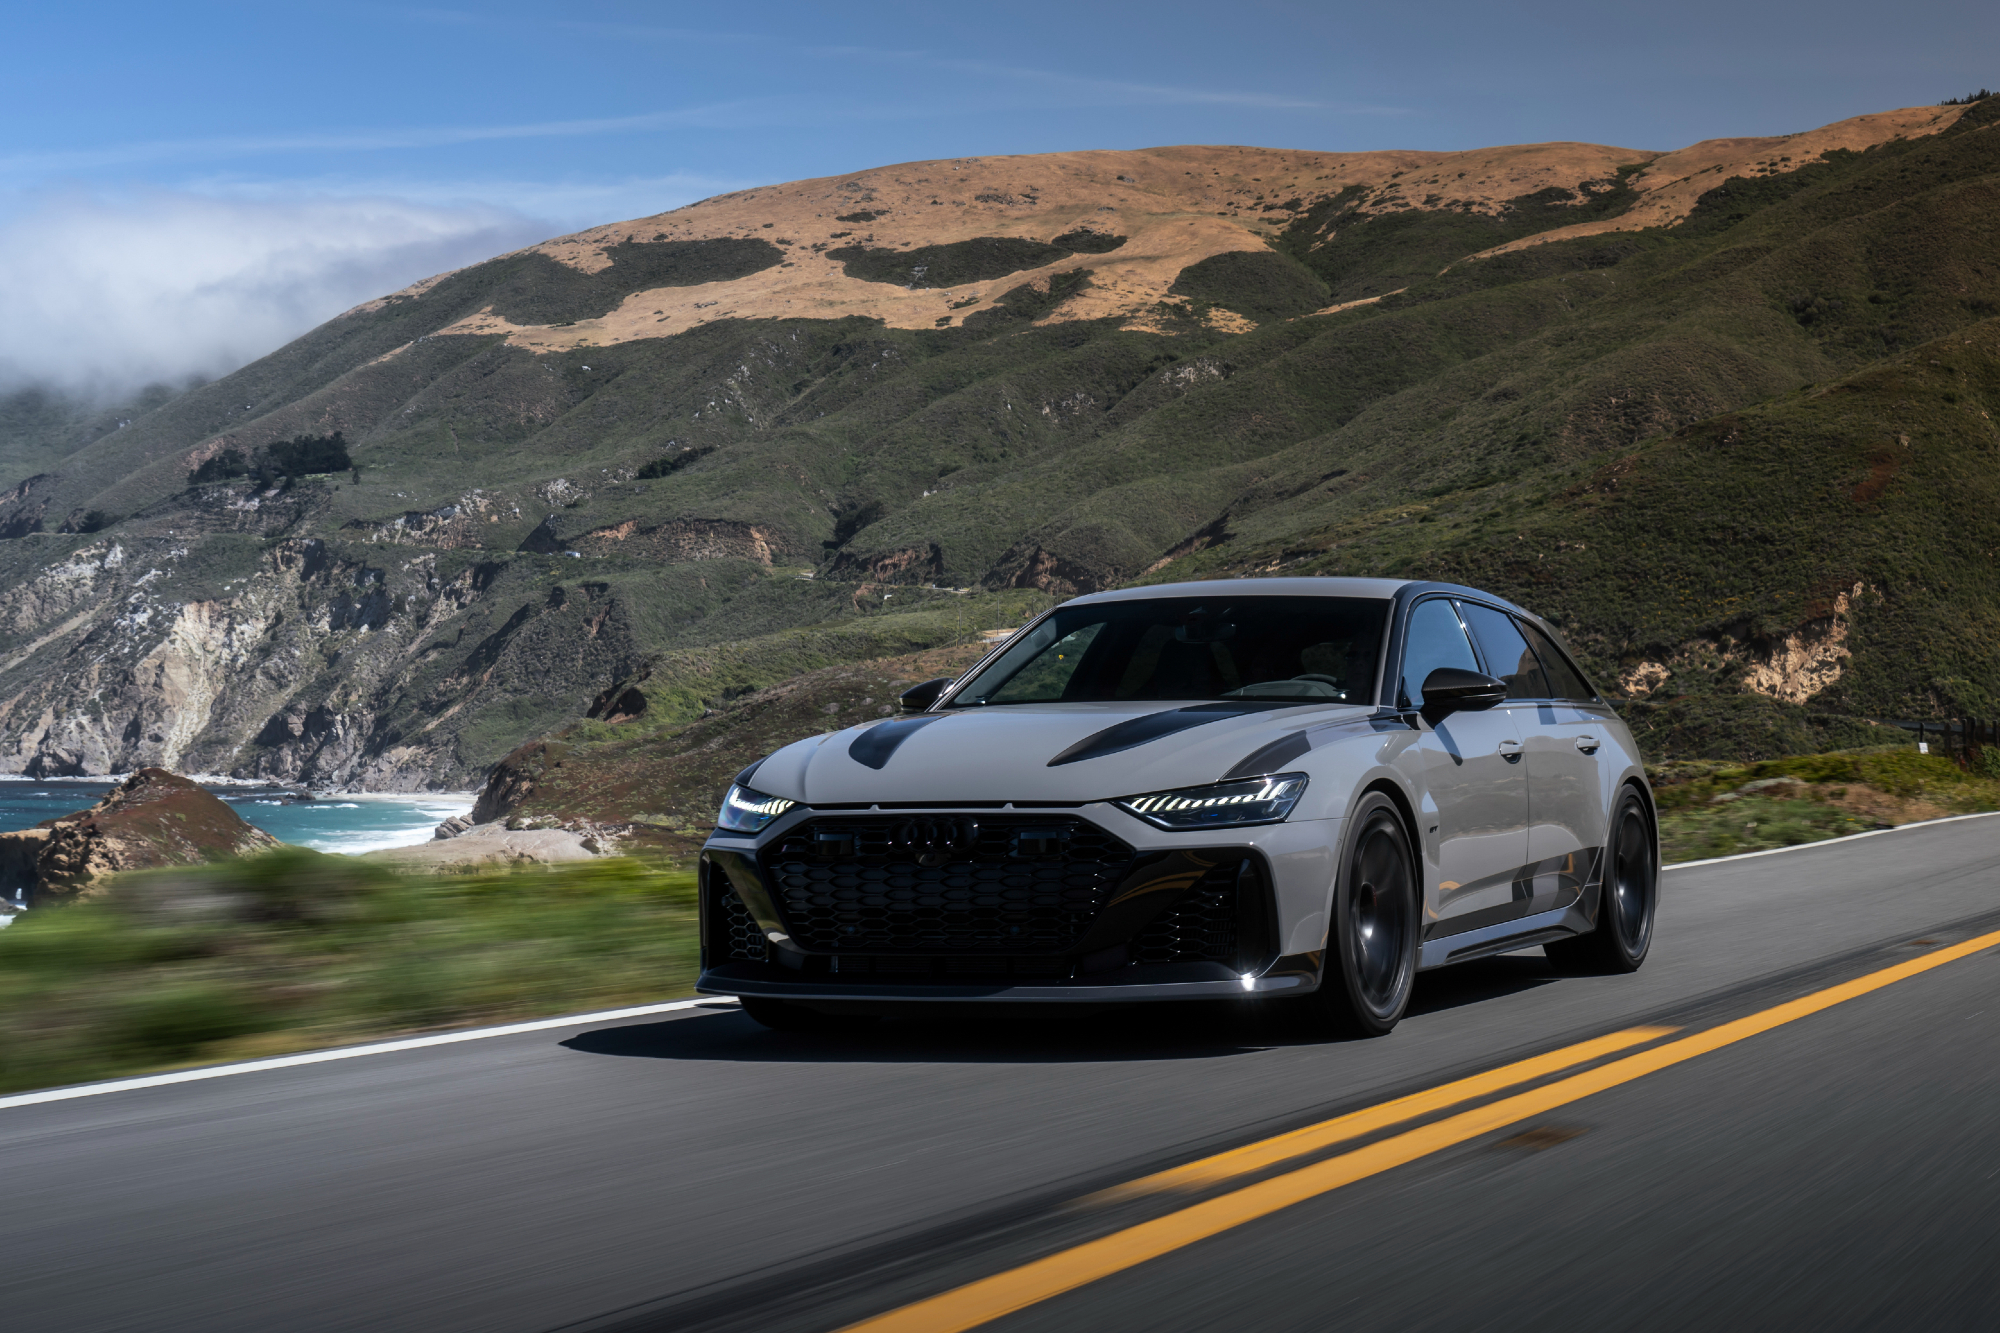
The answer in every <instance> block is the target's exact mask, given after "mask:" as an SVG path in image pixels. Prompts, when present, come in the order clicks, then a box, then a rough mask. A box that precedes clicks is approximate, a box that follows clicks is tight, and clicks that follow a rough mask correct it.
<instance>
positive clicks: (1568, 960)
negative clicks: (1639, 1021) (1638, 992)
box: [1542, 787, 1660, 976]
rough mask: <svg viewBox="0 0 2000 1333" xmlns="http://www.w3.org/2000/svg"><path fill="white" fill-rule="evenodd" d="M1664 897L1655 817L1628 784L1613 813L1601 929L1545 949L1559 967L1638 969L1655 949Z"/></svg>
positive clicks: (1583, 971)
mask: <svg viewBox="0 0 2000 1333" xmlns="http://www.w3.org/2000/svg"><path fill="white" fill-rule="evenodd" d="M1659 898H1660V866H1659V859H1658V855H1657V853H1656V852H1655V850H1654V846H1653V821H1652V820H1651V818H1649V817H1648V816H1647V814H1646V803H1645V802H1644V801H1642V800H1641V799H1640V798H1639V793H1637V792H1635V791H1633V790H1632V789H1631V788H1629V787H1627V788H1626V789H1625V792H1624V794H1623V795H1622V796H1620V797H1619V798H1618V805H1617V808H1616V810H1615V811H1614V812H1613V814H1612V816H1611V836H1610V840H1609V843H1608V845H1607V846H1606V847H1605V862H1604V883H1603V887H1602V888H1600V889H1599V890H1598V904H1597V927H1596V929H1594V930H1592V931H1591V932H1590V933H1589V934H1588V935H1578V936H1575V937H1574V938H1572V939H1567V940H1556V941H1555V942H1553V943H1550V944H1544V945H1543V946H1542V952H1543V953H1544V954H1547V955H1548V959H1549V962H1551V963H1552V964H1554V965H1555V967H1556V970H1557V971H1560V972H1568V973H1571V974H1573V975H1578V976H1593V975H1594V976H1607V975H1616V974H1619V973H1623V972H1637V971H1638V970H1639V966H1640V964H1642V963H1644V962H1645V961H1646V953H1647V951H1648V950H1650V949H1651V948H1652V947H1653V913H1654V909H1655V907H1656V906H1657V905H1658V903H1659Z"/></svg>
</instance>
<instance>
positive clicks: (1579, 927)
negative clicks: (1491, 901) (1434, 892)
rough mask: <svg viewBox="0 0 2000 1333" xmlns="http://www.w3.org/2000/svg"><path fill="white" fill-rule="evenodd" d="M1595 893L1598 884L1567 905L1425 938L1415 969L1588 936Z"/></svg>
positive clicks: (1594, 905)
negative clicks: (1572, 937)
mask: <svg viewBox="0 0 2000 1333" xmlns="http://www.w3.org/2000/svg"><path fill="white" fill-rule="evenodd" d="M1597 892H1598V890H1597V886H1596V885H1594V884H1593V885H1591V886H1590V888H1589V889H1588V890H1586V891H1585V893H1584V895H1583V897H1581V898H1579V899H1578V900H1577V901H1575V902H1573V903H1571V904H1570V905H1569V906H1568V907H1558V908H1556V909H1554V910H1553V911H1548V912H1537V913H1536V914H1535V915H1533V916H1523V917H1516V918H1515V919H1514V920H1512V921H1502V922H1499V923H1497V924H1495V925H1491V926H1486V927H1483V928H1482V929H1479V930H1468V931H1464V932H1462V933H1460V934H1457V935H1445V936H1442V937H1440V938H1438V939H1432V940H1425V941H1424V943H1423V946H1422V948H1420V949H1419V950H1418V951H1417V971H1419V972H1425V971H1429V970H1430V969H1431V968H1434V967H1444V966H1446V965H1447V964H1450V963H1463V962H1467V961H1469V960H1471V959H1474V958H1484V957H1486V956H1487V955H1489V954H1496V953H1506V952H1508V951H1509V950H1512V949H1526V948H1529V947H1530V946H1532V945H1536V944H1545V943H1547V942H1548V941H1550V940H1559V939H1563V938H1565V937H1566V936H1570V935H1587V934H1589V933H1590V931H1591V930H1592V928H1594V927H1595V925H1596V924H1597V922H1596V917H1597Z"/></svg>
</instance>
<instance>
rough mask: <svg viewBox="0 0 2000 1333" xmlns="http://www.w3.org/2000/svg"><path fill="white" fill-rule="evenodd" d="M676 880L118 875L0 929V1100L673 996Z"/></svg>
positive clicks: (271, 866) (188, 872) (293, 870)
mask: <svg viewBox="0 0 2000 1333" xmlns="http://www.w3.org/2000/svg"><path fill="white" fill-rule="evenodd" d="M696 953H697V949H696V940H695V894H694V877H693V876H692V875H691V874H688V873H686V872H685V871H680V870H674V869H670V868H666V867H663V866H660V865H657V864H652V863H648V862H644V861H640V860H637V859H634V858H629V857H616V858H605V859H603V860H600V861H593V862H588V863H584V864H580V865H570V866H564V867H562V868H561V869H548V870H542V869H530V870H518V871H513V872H508V873H497V874H491V875H399V874H396V873H393V872H390V871H387V870H384V869H382V868H380V867H376V866H371V865H368V864H367V863H365V862H360V861H355V860H352V859H349V858H347V857H341V856H326V855H322V854H320V853H317V852H310V851H306V850H304V849H302V848H282V849H280V850H277V851H274V852H270V853H267V854H264V855H262V856H257V857H252V858H249V859H246V860H242V861H235V862H229V863H224V864H217V865H211V866H200V867H191V868H177V869H172V870H160V871H147V872H140V873H135V874H130V875H125V876H121V877H120V878H119V879H118V880H117V881H116V883H115V884H114V886H113V887H112V888H111V889H110V890H109V891H108V892H107V893H105V894H104V896H103V897H101V898H97V899H93V900H91V901H87V902H83V903H79V904H76V905H74V906H69V907H61V908H52V909H49V910H46V911H31V912H27V913H24V914H23V915H22V916H21V917H20V918H19V919H18V920H16V921H15V922H14V923H13V924H12V925H11V927H10V928H9V929H7V930H6V931H4V932H0V1012H4V1013H5V1014H6V1015H7V1019H6V1022H5V1023H4V1024H0V1091H18V1090H20V1089H24V1088H39V1087H50V1086H55V1085H59V1084H66V1083H77V1082H83V1081H87V1080H91V1079H99V1078H110V1077H115V1076H118V1075H125V1074H135V1073H140V1072H146V1071H156V1070H160V1069H166V1068H172V1067H176V1066H183V1065H193V1064H204V1063H210V1062H214V1061H220V1060H232V1059H247V1058H256V1057H259V1056H267V1055H275V1054H280V1053H283V1052H288V1051H297V1050H308V1049H318V1048H322V1047H327V1046H335V1045H339V1044H342V1043H346V1042H352V1041H357V1040H361V1039H364V1038H380V1037H384V1036H389V1035H394V1034H398V1033H406V1032H410V1031H413V1030H421V1029H429V1030H435V1029H443V1028H452V1027H461V1026H466V1025H470V1024H477V1023H485V1022H492V1021H504V1020H508V1019H515V1018H524V1017H536V1016H543V1015H549V1014H560V1013H566V1012H574V1011H577V1010H583V1009H590V1008H602V1007H608V1006H613V1005H616V1004H619V1003H625V1002H642V1001H651V1000H657V999H661V998H665V997H670V996H674V995H680V994H685V993H687V991H688V989H689V987H690V986H691V985H692V983H693V979H694V973H695V965H696V961H697V959H696Z"/></svg>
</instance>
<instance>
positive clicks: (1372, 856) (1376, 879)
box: [1311, 792, 1423, 1037]
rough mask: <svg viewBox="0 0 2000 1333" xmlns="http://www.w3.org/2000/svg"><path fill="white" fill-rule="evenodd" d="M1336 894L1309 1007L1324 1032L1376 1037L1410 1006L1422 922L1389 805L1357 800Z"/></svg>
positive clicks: (1407, 855)
mask: <svg viewBox="0 0 2000 1333" xmlns="http://www.w3.org/2000/svg"><path fill="white" fill-rule="evenodd" d="M1349 827H1350V828H1351V830H1352V832H1351V833H1350V834H1349V835H1348V839H1347V846H1346V848H1345V849H1344V854H1343V856H1342V857H1341V870H1340V879H1339V882H1338V883H1337V884H1336V885H1335V886H1334V895H1333V923H1332V925H1331V926H1330V927H1329V928H1328V930H1327V958H1326V967H1325V971H1324V973H1323V975H1322V976H1321V978H1320V984H1319V989H1318V990H1317V991H1315V992H1313V995H1312V997H1311V998H1312V1002H1313V1005H1314V1008H1315V1010H1316V1013H1317V1017H1318V1018H1319V1021H1320V1023H1319V1025H1320V1026H1322V1027H1323V1028H1325V1029H1328V1030H1331V1031H1333V1032H1336V1033H1340V1034H1343V1035H1346V1036H1352V1037H1380V1036H1384V1035H1386V1034H1387V1033H1388V1032H1389V1031H1390V1030H1391V1029H1393V1028H1394V1027H1395V1026H1396V1023H1397V1021H1398V1020H1399V1019H1401V1018H1402V1016H1403V1011H1404V1010H1406V1009H1408V1008H1409V1006H1410V990H1411V988H1412V986H1413V985H1414V983H1415V981H1416V975H1417V935H1418V930H1419V928H1420V922H1421V921H1422V919H1423V912H1422V898H1421V895H1420V892H1419V890H1418V887H1417V882H1418V881H1417V862H1416V857H1415V856H1413V855H1412V854H1411V851H1410V836H1409V832H1408V830H1406V829H1405V828H1404V827H1403V821H1402V818H1401V817H1400V816H1399V815H1398V814H1397V813H1396V807H1395V805H1394V803H1392V802H1391V801H1390V800H1389V798H1388V797H1386V796H1384V795H1382V794H1381V793H1379V792H1374V793H1370V794H1369V795H1368V796H1366V797H1363V798H1362V801H1361V806H1360V808H1359V809H1358V810H1356V811H1355V813H1354V818H1353V820H1352V821H1351V822H1350V825H1349Z"/></svg>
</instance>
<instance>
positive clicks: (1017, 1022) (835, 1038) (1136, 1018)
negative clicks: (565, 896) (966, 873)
mask: <svg viewBox="0 0 2000 1333" xmlns="http://www.w3.org/2000/svg"><path fill="white" fill-rule="evenodd" d="M1294 1026H1295V1025H1292V1024H1287V1023H1285V1022H1283V1021H1280V1020H1278V1019H1277V1018H1275V1017H1273V1016H1269V1015H1266V1014H1263V1013H1256V1012H1245V1010H1244V1007H1243V1006H1241V1005H1236V1006H1231V1005H1221V1004H1218V1005H1210V1004H1196V1003H1189V1004H1171V1005H1165V1004H1156V1005H1125V1006H1111V1005H1106V1006H1103V1007H1101V1008H1099V1007H1092V1008H1090V1009H1082V1008H1081V1007H1078V1006H1068V1005H1064V1006H1048V1007H1046V1008H1043V1007H1041V1006H1028V1005H1008V1006H1007V1007H1006V1008H1005V1009H1004V1010H1001V1009H998V1008H990V1009H989V1008H984V1007H981V1008H978V1009H970V1008H968V1007H957V1006H954V1011H953V1012H951V1013H948V1014H938V1013H924V1014H920V1015H917V1016H913V1017H910V1018H886V1019H883V1020H881V1021H879V1022H874V1023H868V1024H865V1025H861V1026H857V1027H855V1028H852V1029H847V1030H841V1031H834V1032H824V1033H819V1032H816V1033H812V1034H809V1035H808V1034H801V1033H789V1032H772V1031H770V1030H768V1029H766V1028H764V1027H761V1026H759V1025H758V1024H757V1023H756V1022H755V1021H754V1020H752V1019H751V1018H750V1017H749V1016H748V1015H746V1014H743V1013H741V1012H736V1011H733V1010H730V1009H718V1010H717V1011H716V1012H714V1013H713V1014H712V1015H710V1016H707V1017H702V1018H684V1019H676V1020H669V1021H666V1022H659V1023H629V1024H623V1025H620V1026H618V1027H605V1028H598V1029H596V1030H594V1031H591V1032H583V1033H579V1034H578V1035H576V1036H574V1037H571V1038H570V1039H569V1040H567V1041H565V1042H563V1043H562V1045H563V1046H565V1047H567V1048H568V1049H570V1050H572V1051H580V1052H583V1053H585V1054H589V1055H616V1056H626V1057H632V1058H638V1059H651V1060H723V1061H738V1062H752V1063H774V1062H775V1063H788V1064H840V1063H877V1064H880V1063H889V1064H1076V1063H1099V1062H1114V1061H1116V1062H1124V1061H1133V1060H1216V1059H1222V1058H1225V1057H1228V1056H1234V1055H1250V1054H1253V1053H1255V1052H1257V1051H1261V1050H1266V1049H1269V1048H1270V1047H1272V1046H1279V1045H1296V1044H1301V1043H1304V1042H1308V1041H1316V1040H1318V1039H1317V1038H1311V1037H1306V1036H1301V1035H1299V1034H1297V1033H1295V1032H1290V1031H1288V1030H1287V1029H1288V1028H1290V1027H1294Z"/></svg>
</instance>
